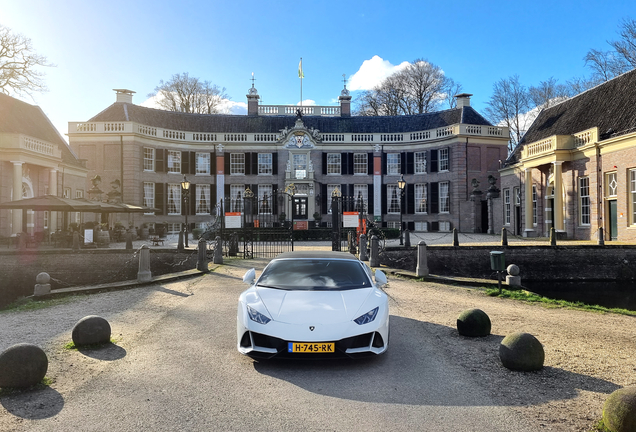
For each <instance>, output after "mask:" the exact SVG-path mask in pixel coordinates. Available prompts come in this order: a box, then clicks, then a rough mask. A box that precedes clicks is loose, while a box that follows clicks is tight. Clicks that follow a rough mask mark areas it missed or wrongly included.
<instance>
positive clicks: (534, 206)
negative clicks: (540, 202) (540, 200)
mask: <svg viewBox="0 0 636 432" xmlns="http://www.w3.org/2000/svg"><path fill="white" fill-rule="evenodd" d="M537 208H538V207H537V185H535V184H533V185H532V226H533V227H536V226H537V223H538V220H537V218H538V216H537V214H538V211H537Z"/></svg>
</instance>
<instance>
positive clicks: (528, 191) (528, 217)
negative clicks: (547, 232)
mask: <svg viewBox="0 0 636 432" xmlns="http://www.w3.org/2000/svg"><path fill="white" fill-rule="evenodd" d="M524 191H525V193H524V196H525V202H524V210H525V213H526V214H525V227H524V230H523V236H524V237H532V236H533V234H534V224H533V219H532V216H533V212H532V168H528V169H526V172H525V182H524Z"/></svg>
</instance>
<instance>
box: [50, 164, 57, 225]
mask: <svg viewBox="0 0 636 432" xmlns="http://www.w3.org/2000/svg"><path fill="white" fill-rule="evenodd" d="M49 195H53V196H57V170H56V169H52V170H50V171H49ZM56 229H57V212H54V211H52V212H50V215H49V232H51V233H54V232H55V230H56Z"/></svg>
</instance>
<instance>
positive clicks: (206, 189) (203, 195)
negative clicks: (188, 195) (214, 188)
mask: <svg viewBox="0 0 636 432" xmlns="http://www.w3.org/2000/svg"><path fill="white" fill-rule="evenodd" d="M208 154H209V153H208ZM195 193H196V197H195V199H196V200H197V201H196V202H197V204H196V207H195V211H196V214H198V215H209V214H210V185H209V184H199V185H197V187H196V189H195Z"/></svg>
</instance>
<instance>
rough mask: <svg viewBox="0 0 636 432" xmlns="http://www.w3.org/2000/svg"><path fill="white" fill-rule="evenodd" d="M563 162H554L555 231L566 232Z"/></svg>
mask: <svg viewBox="0 0 636 432" xmlns="http://www.w3.org/2000/svg"><path fill="white" fill-rule="evenodd" d="M562 165H563V162H561V161H557V162H554V209H553V210H552V212H553V214H554V229H555V230H556V231H564V230H565V229H564V224H563V178H562V175H563V167H562Z"/></svg>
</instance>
